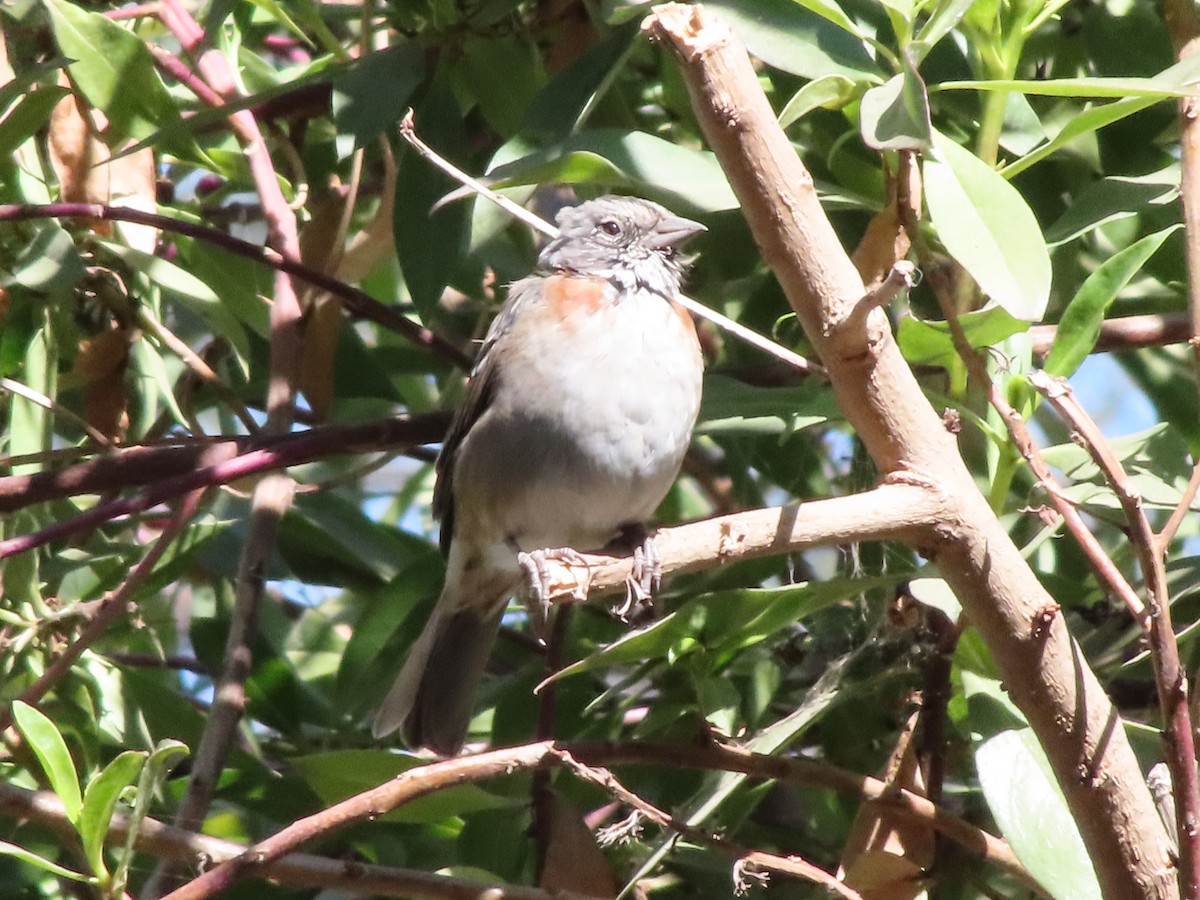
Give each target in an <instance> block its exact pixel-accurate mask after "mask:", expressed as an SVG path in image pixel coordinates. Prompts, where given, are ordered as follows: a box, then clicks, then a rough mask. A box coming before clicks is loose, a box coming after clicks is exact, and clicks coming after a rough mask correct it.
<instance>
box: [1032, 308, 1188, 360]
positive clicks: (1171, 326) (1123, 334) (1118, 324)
mask: <svg viewBox="0 0 1200 900" xmlns="http://www.w3.org/2000/svg"><path fill="white" fill-rule="evenodd" d="M1190 335H1191V322H1190V321H1189V320H1188V315H1187V313H1147V314H1145V315H1140V316H1122V317H1121V318H1118V319H1105V320H1104V322H1103V324H1101V326H1100V335H1099V336H1098V337H1097V338H1096V346H1095V348H1094V350H1093V352H1095V353H1109V352H1112V351H1120V350H1137V349H1140V348H1142V347H1165V346H1167V345H1169V344H1178V343H1181V342H1183V341H1186V340H1187V339H1188V337H1189V336H1190ZM1057 336H1058V326H1057V325H1034V326H1033V327H1032V328H1030V329H1029V337H1030V341H1031V343H1032V344H1033V348H1032V349H1033V355H1034V356H1036V357H1038V358H1039V359H1040V358H1044V357H1045V356H1046V354H1048V353H1049V352H1050V348H1051V347H1052V346H1054V339H1055V338H1056V337H1057Z"/></svg>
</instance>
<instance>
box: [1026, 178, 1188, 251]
mask: <svg viewBox="0 0 1200 900" xmlns="http://www.w3.org/2000/svg"><path fill="white" fill-rule="evenodd" d="M1178 196H1179V164H1178V163H1173V164H1172V165H1169V166H1167V167H1166V168H1164V169H1160V170H1159V171H1157V172H1151V173H1149V174H1148V175H1132V176H1121V175H1115V176H1112V177H1110V178H1102V179H1100V180H1099V181H1097V182H1095V183H1094V184H1092V185H1090V186H1089V187H1088V188H1086V189H1085V190H1084V191H1082V192H1081V193H1080V194H1079V195H1078V196H1077V197H1075V199H1074V202H1072V203H1071V205H1070V207H1068V208H1067V210H1066V212H1064V213H1063V214H1062V216H1060V217H1059V219H1058V221H1057V222H1055V223H1054V224H1053V225H1051V226H1050V227H1049V228H1048V229H1046V240H1047V242H1048V243H1050V244H1051V245H1056V246H1057V245H1060V244H1065V243H1067V242H1068V241H1073V240H1074V239H1075V238H1077V237H1080V236H1081V235H1084V234H1087V233H1088V232H1090V231H1093V230H1095V229H1096V228H1099V227H1100V226H1101V225H1105V224H1107V223H1109V222H1116V221H1119V220H1120V219H1127V218H1129V217H1131V216H1136V215H1138V214H1139V213H1142V212H1144V211H1145V209H1146V208H1147V207H1149V206H1162V205H1165V204H1167V203H1174V202H1175V198H1176V197H1178Z"/></svg>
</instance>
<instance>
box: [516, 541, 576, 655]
mask: <svg viewBox="0 0 1200 900" xmlns="http://www.w3.org/2000/svg"><path fill="white" fill-rule="evenodd" d="M517 564H518V565H519V566H520V567H521V569H522V570H523V571H524V572H525V576H526V579H527V585H528V587H527V590H526V591H525V596H526V598H527V602H526V608H527V609H528V611H529V618H530V621H531V623H532V625H533V628H534V633H535V634H541V633H542V631H543V630H544V628H545V625H546V621H547V619H548V617H549V612H550V605H551V604H552V603H562V602H570V603H583V602H584V601H586V600H587V597H588V590H589V588H590V587H591V584H592V570H591V567H590V566H589V565H588V561H587V559H586V558H585V557H584V555H583V554H582V553H579V552H577V551H575V550H572V549H571V548H570V547H562V548H558V549H554V550H550V549H546V550H530V551H528V552H522V553H518V554H517Z"/></svg>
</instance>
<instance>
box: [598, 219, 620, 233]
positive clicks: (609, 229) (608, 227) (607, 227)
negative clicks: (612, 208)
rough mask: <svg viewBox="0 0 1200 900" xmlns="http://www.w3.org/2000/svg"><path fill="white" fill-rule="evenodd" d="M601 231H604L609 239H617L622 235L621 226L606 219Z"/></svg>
mask: <svg viewBox="0 0 1200 900" xmlns="http://www.w3.org/2000/svg"><path fill="white" fill-rule="evenodd" d="M600 230H601V231H603V232H604V233H605V234H607V235H608V236H609V237H616V236H617V235H618V234H620V233H621V226H620V225H618V224H617V223H616V222H614V221H613V220H612V219H605V220H604V221H603V222H601V223H600Z"/></svg>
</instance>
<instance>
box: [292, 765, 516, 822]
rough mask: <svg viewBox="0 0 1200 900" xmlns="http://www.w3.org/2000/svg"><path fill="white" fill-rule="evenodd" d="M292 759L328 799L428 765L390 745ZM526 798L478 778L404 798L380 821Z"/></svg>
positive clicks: (444, 814) (437, 818)
mask: <svg viewBox="0 0 1200 900" xmlns="http://www.w3.org/2000/svg"><path fill="white" fill-rule="evenodd" d="M289 763H290V765H291V766H292V767H293V768H295V769H296V771H297V772H299V773H300V775H301V777H302V778H304V780H305V781H306V782H307V783H308V785H309V786H310V787H311V788H312V789H313V791H315V792H316V793H317V795H318V796H319V797H320V798H321V800H322V801H323V802H324V803H326V804H333V803H337V802H338V801H340V800H345V799H346V798H347V797H352V796H354V795H355V794H358V793H361V792H363V791H366V790H369V789H371V788H373V787H377V786H378V785H381V784H384V783H385V782H388V781H391V780H393V779H395V778H396V776H397V775H399V774H400V773H402V772H406V771H408V770H409V769H415V768H420V767H421V766H424V765H428V764H429V760H427V759H420V758H418V757H415V756H409V755H407V754H398V753H391V752H389V751H386V750H334V751H331V752H329V753H314V754H310V755H308V756H300V757H297V758H293V759H291V760H289ZM523 802H524V801H522V800H519V799H518V800H507V799H505V798H502V797H498V796H496V795H495V794H491V793H489V792H487V791H485V790H484V789H483V788H481V787H479V786H478V785H474V784H463V785H459V786H457V787H452V788H448V789H446V790H441V791H437V792H436V793H434V794H431V795H429V796H426V797H420V798H418V799H416V800H413V801H412V802H410V803H406V804H404V805H403V806H401V807H399V808H398V809H395V810H393V811H392V812H390V813H388V814H387V815H385V816H380V818H379V821H381V822H410V823H418V824H426V823H430V822H441V821H443V820H444V819H448V818H450V817H451V816H462V815H466V814H468V813H472V812H476V811H479V810H486V809H503V808H506V807H512V806H513V805H514V804H519V803H523Z"/></svg>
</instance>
